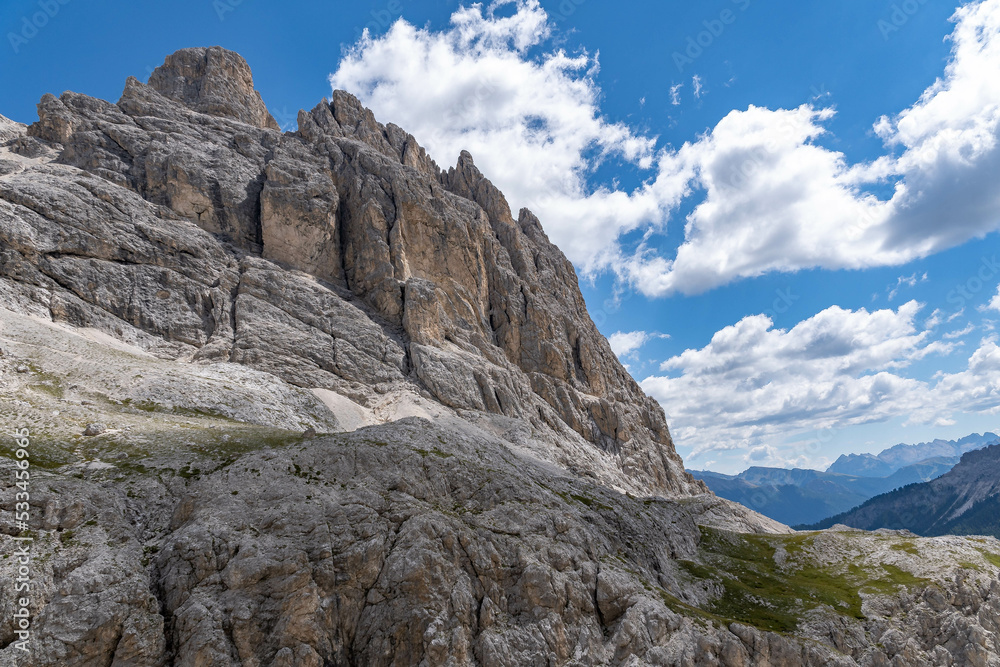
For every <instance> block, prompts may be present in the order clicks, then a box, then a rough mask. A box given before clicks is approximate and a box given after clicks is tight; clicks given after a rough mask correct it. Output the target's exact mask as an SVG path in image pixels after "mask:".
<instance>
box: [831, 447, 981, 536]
mask: <svg viewBox="0 0 1000 667" xmlns="http://www.w3.org/2000/svg"><path fill="white" fill-rule="evenodd" d="M998 509H1000V445H992V446H990V447H987V448H986V449H981V450H975V451H971V452H969V453H967V454H965V455H963V456H962V459H961V461H959V463H958V465H956V466H955V467H954V468H953V469H952V470H951V471H950V472H948V473H947V474H945V475H942V476H941V477H939V478H937V479H935V480H932V481H930V482H925V483H918V484H911V485H908V486H905V487H903V488H901V489H898V490H896V491H893V492H891V493H887V494H884V495H881V496H878V497H876V498H872V499H871V500H869V501H868V502H866V503H864V504H862V505H861V506H859V507H856V508H854V509H852V510H851V511H849V512H845V513H843V514H839V515H837V516H835V517H831V518H830V519H827V520H826V521H823V522H820V523H818V524H816V525H815V526H814V527H816V528H825V527H828V526H831V525H833V524H838V523H839V524H844V525H848V526H853V527H856V528H864V529H867V530H874V529H877V528H896V529H906V530H910V531H912V532H914V533H917V534H918V535H993V536H1000V512H998V511H997V510H998Z"/></svg>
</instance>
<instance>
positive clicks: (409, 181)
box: [0, 48, 705, 495]
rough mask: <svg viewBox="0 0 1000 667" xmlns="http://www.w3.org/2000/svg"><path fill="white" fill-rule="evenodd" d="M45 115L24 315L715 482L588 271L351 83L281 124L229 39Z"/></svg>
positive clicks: (25, 267)
mask: <svg viewBox="0 0 1000 667" xmlns="http://www.w3.org/2000/svg"><path fill="white" fill-rule="evenodd" d="M38 108H39V120H38V122H37V123H35V124H33V125H31V126H30V127H29V128H28V131H27V134H28V135H29V136H28V137H27V138H26V139H24V141H27V140H29V139H30V140H31V141H34V142H35V144H34V145H35V150H40V151H48V153H47V154H49V155H50V156H51V157H53V158H54V162H53V163H50V164H37V165H36V164H29V163H28V162H27V161H25V160H22V163H21V165H20V168H21V171H19V172H18V173H15V174H12V175H11V176H9V177H8V178H7V179H6V180H5V181H3V182H2V183H0V240H2V241H4V242H5V243H6V244H7V245H8V246H9V247H10V250H9V251H8V253H7V255H8V257H7V258H6V259H5V260H4V263H3V265H2V267H0V276H3V277H6V278H7V279H8V281H10V282H9V284H8V287H7V290H8V291H10V292H18V293H19V294H24V292H25V291H26V290H27V291H28V292H30V296H29V297H28V298H27V299H23V298H22V299H19V301H18V302H19V303H21V304H22V305H21V306H20V307H22V308H24V309H25V310H31V309H32V308H34V309H42V310H43V311H44V310H45V309H48V310H49V311H50V313H51V314H52V316H53V317H55V318H57V319H60V320H63V321H68V322H70V323H72V324H76V325H86V326H94V327H97V328H102V329H105V330H107V331H109V332H111V333H114V334H115V335H119V336H121V335H129V336H131V335H132V334H125V333H124V331H123V327H122V324H121V323H122V322H125V323H128V324H129V325H131V327H133V328H135V329H137V330H139V331H141V332H144V333H146V334H150V335H152V336H153V337H156V338H158V339H160V340H161V343H159V344H158V347H159V349H160V351H161V353H164V354H168V353H171V352H173V353H174V354H187V355H192V356H193V357H194V358H195V359H199V360H219V359H224V360H232V361H237V362H239V363H245V364H247V365H250V366H253V367H254V368H258V369H261V370H267V371H268V372H273V373H275V374H277V375H279V376H280V377H282V378H283V379H285V380H287V381H289V382H292V383H293V384H297V385H299V386H310V387H311V386H319V387H323V388H329V389H333V390H336V391H339V392H341V393H345V392H347V393H349V394H350V395H352V396H353V397H356V398H359V399H362V397H363V395H365V394H366V393H369V394H370V393H371V391H372V389H373V388H374V390H375V391H376V392H378V391H380V390H385V389H387V388H388V387H390V386H391V384H392V383H409V384H412V385H415V386H416V387H417V388H418V390H420V391H426V392H430V394H431V395H433V396H434V397H435V398H436V399H437V400H439V401H440V402H442V403H443V404H445V405H447V406H449V407H451V408H454V409H459V410H472V411H481V412H487V413H492V414H496V415H503V416H506V417H511V418H516V419H519V420H522V421H526V422H528V423H530V424H531V425H532V427H534V428H535V429H538V430H543V431H547V432H550V433H553V434H554V441H555V442H560V441H566V440H567V439H572V440H574V441H580V440H582V441H584V442H588V443H590V444H591V446H593V447H595V448H596V450H597V452H599V454H600V457H602V458H603V460H604V461H605V462H606V464H607V465H608V466H610V467H612V468H615V469H617V470H618V473H617V474H618V476H619V477H620V480H619V481H618V482H616V485H617V486H618V487H619V488H631V489H635V490H640V491H641V490H642V489H648V490H649V491H655V492H657V493H660V494H665V495H677V494H688V493H702V492H704V491H705V487H704V486H703V484H702V483H701V482H700V481H696V480H694V479H693V478H691V477H690V476H689V475H688V474H687V473H686V472H685V471H684V470H683V466H682V465H681V462H680V459H679V458H678V457H677V455H676V453H675V452H674V448H673V443H672V441H671V439H670V435H669V432H668V430H667V426H666V421H665V419H664V415H663V411H662V409H661V408H660V407H659V406H658V405H657V404H656V403H655V402H654V401H652V400H651V399H650V398H648V397H647V396H645V395H644V394H643V393H642V391H641V390H640V389H639V387H638V385H637V384H636V383H635V382H634V381H633V380H632V378H631V377H630V376H629V375H628V373H627V372H626V371H625V370H624V368H622V366H621V364H620V363H619V362H618V360H617V359H616V357H615V355H614V353H613V352H612V351H611V348H610V346H609V345H608V343H607V341H606V340H605V339H604V338H603V336H601V334H600V333H599V332H598V331H597V328H596V327H595V326H594V324H593V322H592V321H591V320H590V317H589V316H588V314H587V311H586V306H585V304H584V301H583V297H582V296H581V294H580V291H579V288H578V285H577V281H576V274H575V272H574V270H573V267H572V265H571V264H570V263H569V262H568V261H567V260H566V258H565V257H564V256H563V254H562V253H561V252H560V251H559V250H558V248H556V247H555V246H553V245H552V244H551V243H550V242H549V241H548V239H547V238H546V236H545V234H544V232H543V231H542V229H541V225H540V224H539V222H538V220H537V219H536V218H535V217H534V216H533V215H532V214H531V213H530V212H529V211H526V210H523V211H521V212H520V214H519V217H518V219H517V220H516V221H515V220H514V219H513V217H512V215H511V212H510V209H509V207H508V206H507V203H506V200H505V199H504V197H503V195H502V194H501V193H500V192H499V191H498V190H497V189H496V188H495V187H494V186H493V185H492V184H491V183H490V182H489V181H488V180H487V179H486V178H485V177H484V176H483V175H482V174H481V173H480V172H479V171H478V170H477V169H476V167H475V165H474V164H473V162H472V158H471V156H470V155H469V154H468V153H463V154H462V156H461V157H460V159H459V162H458V165H457V166H456V167H454V168H452V169H450V170H449V171H448V172H441V171H440V170H438V168H437V166H436V165H435V164H434V162H433V161H432V160H430V159H429V158H428V156H427V154H426V153H425V151H424V150H423V149H422V148H420V146H419V145H418V144H417V142H416V140H415V139H414V138H413V137H412V136H410V135H408V134H406V133H405V132H403V131H402V130H401V129H399V128H398V127H395V126H393V125H389V126H382V125H380V124H379V123H377V122H376V121H375V119H374V117H373V116H372V114H371V112H370V111H368V110H367V109H364V108H363V107H362V106H361V105H360V104H359V103H358V101H357V100H356V99H355V98H353V97H351V96H350V95H348V94H346V93H342V92H338V93H336V94H335V95H334V97H333V102H332V103H327V102H324V103H322V104H320V105H319V106H317V107H316V108H315V109H313V110H312V111H311V112H309V113H302V114H300V116H299V123H300V128H299V131H298V132H296V133H289V134H285V135H282V134H281V133H279V132H278V131H276V129H275V126H274V125H273V120H270V116H268V115H267V112H266V109H265V107H264V106H263V103H262V102H261V101H260V97H259V95H258V94H257V93H256V91H254V90H253V82H252V78H251V76H250V71H249V68H248V67H247V66H246V63H245V62H243V60H242V58H240V57H239V56H237V55H236V54H233V53H231V52H227V51H224V50H221V49H218V48H211V49H186V50H183V51H180V52H178V53H176V54H174V55H172V56H170V57H168V58H167V60H166V62H165V63H164V65H163V66H161V67H160V68H157V70H156V71H154V73H153V74H152V76H151V77H150V82H149V84H148V85H143V84H141V83H139V82H138V81H136V80H135V79H129V81H128V82H127V84H126V87H125V91H124V93H123V94H122V98H121V100H120V101H119V102H118V104H110V103H107V102H103V101H100V100H95V99H93V98H89V97H86V96H83V95H77V94H74V93H65V94H63V95H62V96H61V97H60V98H55V97H53V96H51V95H47V96H46V97H45V98H43V100H42V101H41V103H40V104H39V107H38ZM8 150H9V151H11V154H12V155H14V154H15V151H17V155H20V153H23V152H24V150H25V149H23V148H18V147H12V148H10V149H8ZM71 167H72V168H75V169H72V168H71ZM87 174H92V175H94V176H99V177H100V179H93V178H88V176H87ZM98 211H99V212H100V213H99V215H98V214H97V212H98ZM195 228H197V229H195ZM201 230H203V231H204V232H206V233H202V231H201ZM262 260H263V261H262ZM287 269H291V270H293V271H292V272H290V271H288V270H287ZM362 400H363V399H362ZM556 458H559V457H556ZM562 458H563V459H564V458H566V457H565V456H563V457H562ZM560 463H561V464H564V462H563V461H561V460H560Z"/></svg>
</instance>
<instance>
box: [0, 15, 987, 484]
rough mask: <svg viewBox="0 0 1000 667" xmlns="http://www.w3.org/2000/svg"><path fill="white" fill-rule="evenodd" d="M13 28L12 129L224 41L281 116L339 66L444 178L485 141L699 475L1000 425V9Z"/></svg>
mask: <svg viewBox="0 0 1000 667" xmlns="http://www.w3.org/2000/svg"><path fill="white" fill-rule="evenodd" d="M0 26H2V28H3V38H4V39H3V44H0V113H2V114H4V115H6V116H8V117H10V118H13V119H14V120H18V121H21V122H28V123H30V122H32V121H33V120H34V119H35V118H36V114H35V103H36V102H37V100H38V99H39V98H40V97H41V95H42V94H44V93H46V92H55V93H59V92H61V91H63V90H67V89H72V90H75V91H77V92H81V93H86V94H89V95H93V96H96V97H101V98H104V99H109V100H117V99H118V97H119V95H120V93H121V90H122V88H123V85H124V80H125V77H126V76H128V75H133V76H136V77H138V78H140V79H142V80H145V79H146V78H147V77H148V75H149V73H150V72H151V71H152V68H154V67H156V66H157V65H158V64H160V63H161V62H162V61H163V58H164V56H165V55H167V54H168V53H171V52H173V51H174V50H176V49H178V48H182V47H186V46H203V45H213V44H219V45H221V46H224V47H226V48H230V49H233V50H235V51H238V52H240V53H241V54H242V55H243V56H244V57H245V58H246V59H247V60H248V62H249V63H250V65H251V67H252V68H253V72H254V77H255V82H256V85H257V88H258V89H259V90H260V91H261V93H262V95H263V97H264V99H265V101H266V102H267V103H268V106H269V108H270V109H271V110H272V113H273V114H274V115H275V117H276V119H277V120H278V121H279V123H281V124H282V125H283V126H285V127H286V128H288V129H294V119H295V115H296V112H297V110H298V109H300V108H312V107H313V106H315V104H316V103H317V102H318V101H319V100H320V99H321V98H322V97H324V96H327V95H329V92H330V88H331V84H332V85H335V86H337V87H343V88H346V89H348V90H350V91H351V92H353V93H355V94H357V95H358V96H359V97H361V99H362V100H363V101H364V102H365V103H366V104H367V105H368V106H370V107H371V108H372V109H373V110H374V111H375V113H376V116H377V117H378V118H379V119H380V120H381V121H383V122H389V121H392V122H395V123H397V124H399V125H401V126H402V127H404V128H406V129H407V130H409V131H410V132H412V133H414V134H415V135H416V136H417V138H418V140H420V141H421V142H422V143H423V144H424V145H425V146H426V147H428V149H429V151H430V153H431V154H432V155H433V156H434V157H435V159H436V160H437V161H438V163H439V165H441V166H443V167H447V166H449V165H450V164H452V163H453V162H454V161H455V159H456V158H457V155H458V152H459V151H460V150H461V149H463V148H465V149H468V150H470V151H471V152H472V154H473V156H474V157H475V159H476V162H477V164H478V165H479V166H480V167H481V168H482V169H483V171H484V172H485V173H486V174H487V175H488V176H489V177H490V178H492V179H493V180H494V182H496V183H497V184H498V185H499V186H500V187H501V188H502V189H503V190H504V191H505V192H506V193H507V195H508V199H509V200H510V202H511V205H512V206H513V207H514V208H515V209H517V208H518V207H521V206H528V207H529V208H531V209H532V210H534V211H535V212H536V213H537V214H538V215H539V216H540V218H541V219H542V222H543V225H544V226H545V228H546V230H547V231H548V233H549V235H550V237H551V238H552V239H553V240H554V241H555V242H557V243H558V244H559V245H560V247H562V248H563V249H564V251H566V252H567V254H568V255H569V256H570V258H571V259H572V260H573V261H574V263H575V265H576V266H577V268H578V272H579V273H580V274H581V277H582V280H581V285H582V287H583V289H584V293H585V296H586V298H587V301H588V304H589V305H590V308H591V311H592V313H593V314H594V317H595V321H596V322H597V323H598V325H599V327H600V328H601V330H602V331H603V332H604V333H605V334H607V335H608V336H610V337H611V338H612V341H613V344H614V346H615V347H616V349H617V351H619V352H620V353H621V355H620V356H621V358H622V360H623V361H624V362H625V363H626V364H627V365H628V367H629V369H630V371H631V372H632V373H633V375H634V376H635V377H636V379H637V380H639V381H640V382H641V383H642V384H643V386H644V388H645V389H646V390H647V391H648V392H649V393H650V394H652V395H653V396H654V397H656V398H657V399H658V400H660V401H661V403H662V404H663V406H664V408H665V410H666V412H667V414H668V416H669V418H670V424H671V428H672V432H673V433H674V437H675V441H676V444H677V448H678V451H679V452H680V453H681V454H682V455H683V456H685V460H686V462H687V463H688V465H689V467H693V468H710V469H715V470H719V471H722V472H736V471H739V470H741V469H743V468H745V467H747V466H748V465H777V466H785V465H800V466H806V467H820V468H822V467H824V466H825V464H826V463H828V462H829V461H832V460H833V459H835V458H836V457H837V456H838V455H839V454H841V453H844V452H858V451H878V450H880V449H882V448H883V447H886V446H890V445H892V444H895V443H897V442H901V441H905V442H916V441H923V440H929V439H932V438H936V437H945V438H951V437H958V436H961V435H965V434H967V433H969V432H972V431H983V430H987V429H991V430H993V429H995V428H996V427H998V426H1000V423H998V422H1000V419H998V417H997V411H998V407H1000V348H997V345H996V339H995V336H996V333H995V331H994V329H995V326H996V322H997V321H998V320H1000V298H997V297H998V289H997V285H998V281H1000V267H998V266H997V265H996V264H995V260H994V257H995V256H996V255H1000V253H998V252H997V250H998V248H997V235H996V233H995V230H997V229H998V227H1000V196H998V195H997V191H998V190H1000V189H998V188H996V186H995V177H993V175H994V174H996V173H997V167H998V162H1000V146H998V143H997V135H998V126H1000V111H998V109H1000V77H998V76H997V72H998V71H1000V0H982V1H980V2H972V3H967V4H965V3H961V4H960V3H954V2H951V3H949V2H928V1H927V0H923V1H921V0H907V1H906V2H890V1H883V0H865V1H864V2H862V1H860V0H845V1H844V2H840V3H803V2H792V1H788V0H780V1H772V2H767V3H765V2H762V1H761V0H712V1H709V2H701V3H689V2H684V3H682V2H673V1H666V2H631V3H613V4H612V3H607V2H598V1H597V0H559V1H548V0H541V1H540V2H536V1H535V0H512V1H510V2H501V3H495V4H492V5H491V4H489V3H486V4H483V5H474V4H466V5H464V6H463V5H462V4H461V3H458V2H451V1H445V0H429V1H418V0H379V1H375V2H351V3H346V2H306V1H290V2H281V3H278V2H265V1H264V0H242V1H240V0H181V1H179V2H172V3H169V4H168V3H134V2H110V1H108V2H100V1H97V0H94V1H91V2H84V1H83V0H6V1H5V2H4V3H3V6H2V8H0ZM366 28H367V30H368V33H367V36H365V35H364V33H363V31H364V30H365V29H366Z"/></svg>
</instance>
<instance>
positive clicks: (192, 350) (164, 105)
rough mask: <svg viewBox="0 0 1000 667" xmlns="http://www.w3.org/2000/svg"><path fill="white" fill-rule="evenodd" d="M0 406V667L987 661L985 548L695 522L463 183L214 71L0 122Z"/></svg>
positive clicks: (576, 311)
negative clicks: (24, 478)
mask: <svg viewBox="0 0 1000 667" xmlns="http://www.w3.org/2000/svg"><path fill="white" fill-rule="evenodd" d="M0 414H3V415H4V417H3V419H2V423H3V425H4V427H5V429H6V430H7V431H8V432H10V431H13V430H14V429H18V430H19V432H22V433H25V432H26V433H28V434H30V435H26V436H25V438H27V440H29V441H30V442H29V444H27V445H26V447H27V449H26V450H25V451H26V452H27V460H28V461H29V464H30V465H29V467H30V494H29V495H30V499H29V500H20V499H18V497H17V495H16V494H17V493H18V492H19V491H21V489H20V488H19V487H18V486H17V478H16V477H15V475H14V473H15V471H16V470H18V469H20V468H23V466H19V464H17V463H16V461H23V460H25V456H24V453H22V454H20V455H19V454H18V453H17V451H16V449H17V447H16V446H15V445H14V444H12V443H10V442H7V441H4V442H2V443H0V454H2V456H0V555H2V556H3V557H2V558H0V580H2V581H11V580H14V579H15V578H16V577H17V576H19V574H18V568H19V567H21V565H20V564H19V562H18V559H17V558H16V557H14V556H16V554H17V553H18V550H19V549H21V548H22V547H23V544H24V542H23V541H18V540H17V539H16V538H30V540H31V542H30V544H31V552H32V557H31V560H30V569H31V580H32V583H31V588H30V602H29V605H28V606H29V611H30V616H31V629H32V636H31V640H30V642H29V644H28V646H27V648H28V650H27V651H22V650H21V649H20V648H19V647H18V644H17V643H16V640H17V639H18V638H17V636H16V635H15V633H14V629H13V627H12V626H11V625H10V624H9V623H6V622H5V623H0V665H2V666H6V665H18V666H20V667H36V666H37V667H41V666H50V665H51V666H55V665H59V666H65V667H74V666H81V667H82V666H88V667H89V666H90V665H112V666H115V667H117V666H125V665H136V666H142V667H149V666H154V667H156V666H165V665H179V666H189V665H190V666H195V665H211V666H213V667H214V666H225V665H271V666H275V667H291V666H299V665H301V666H308V667H319V666H321V665H453V666H462V665H511V666H514V665H518V666H519V665H536V664H537V665H542V664H552V665H622V666H628V667H635V666H638V665H708V666H712V665H727V666H731V667H740V666H744V665H770V666H782V665H865V666H866V667H867V666H870V667H882V666H884V665H964V664H974V665H996V664H1000V627H998V619H1000V588H998V585H997V583H996V580H997V575H998V573H1000V542H997V541H996V540H994V539H966V538H939V539H934V540H917V539H913V538H912V536H911V535H908V534H897V533H886V532H883V533H879V534H867V533H861V532H850V531H845V530H835V531H826V532H821V533H812V534H795V533H793V532H792V531H791V530H790V529H788V528H787V527H785V526H783V525H781V524H778V523H776V522H774V521H771V520H769V519H766V518H764V517H762V516H760V515H758V514H755V513H754V512H751V511H749V510H747V509H745V508H743V507H741V506H738V505H735V504H733V503H731V502H728V501H725V500H722V499H720V498H717V497H715V496H713V495H712V494H710V493H706V492H705V487H704V486H703V485H702V484H701V483H700V482H697V481H695V480H693V479H692V478H691V477H690V476H689V475H687V474H686V473H685V472H684V470H683V467H682V464H681V461H680V458H679V457H678V456H677V454H676V453H675V451H674V448H673V444H672V442H671V439H670V435H669V432H668V430H667V425H666V422H665V419H664V414H663V411H662V410H661V409H660V407H659V406H658V405H657V404H656V403H654V402H653V401H652V400H651V399H649V398H648V397H646V396H645V395H644V394H643V393H642V391H641V390H640V389H639V387H638V385H637V384H636V383H635V382H634V381H633V380H632V378H630V377H629V375H628V374H627V373H626V371H625V370H624V369H623V368H622V366H621V365H620V364H619V363H618V361H617V359H616V358H615V356H614V354H613V353H612V351H611V349H610V347H609V345H608V343H607V341H606V340H604V338H603V337H602V336H601V335H600V333H599V332H598V331H597V329H596V327H595V326H594V324H593V322H592V321H591V320H590V318H589V316H588V315H587V312H586V307H585V304H584V301H583V298H582V296H581V294H580V291H579V288H578V285H577V282H576V275H575V273H574V271H573V268H572V266H571V265H570V264H569V263H568V262H567V261H566V258H565V257H564V256H563V255H562V253H561V252H560V251H559V250H558V249H557V248H556V247H555V246H553V245H552V244H551V243H550V242H549V241H548V239H547V238H546V236H545V234H544V232H543V231H542V227H541V224H540V223H539V221H538V220H537V219H536V218H535V217H534V216H533V215H532V214H531V213H530V212H529V211H526V210H522V211H520V212H519V213H518V214H517V217H516V218H515V217H514V215H513V214H512V212H511V210H510V208H509V206H508V204H507V202H506V200H505V199H504V197H503V195H502V194H501V193H500V192H499V191H498V190H497V189H496V188H495V187H494V186H493V185H492V184H491V183H490V182H489V180H488V179H486V178H485V177H484V175H483V174H481V173H480V172H479V171H478V170H477V169H476V167H475V165H474V163H473V160H472V157H471V156H470V155H469V154H467V153H463V154H462V155H461V156H460V157H459V159H458V162H457V164H456V166H455V167H453V168H450V169H449V170H448V171H446V172H445V171H442V170H440V169H439V168H438V167H437V166H436V165H435V163H434V162H433V161H432V160H431V159H430V158H429V157H428V155H427V154H426V152H425V151H424V150H423V149H422V148H421V147H420V146H419V144H418V143H417V142H416V140H415V139H414V138H413V137H412V136H410V135H408V134H407V133H406V132H404V131H403V130H401V129H400V128H398V127H396V126H394V125H391V124H390V125H385V126H383V125H381V124H379V123H378V122H377V121H376V120H375V118H374V117H373V116H372V114H371V112H370V111H368V110H367V109H365V108H363V107H362V106H361V104H359V102H358V101H357V100H356V99H355V98H353V97H351V96H350V95H348V94H347V93H343V92H335V93H334V94H333V98H332V101H324V102H323V103H322V104H320V105H318V106H317V107H316V108H315V109H313V110H312V111H310V112H300V115H299V128H298V130H297V131H296V132H288V133H284V134H283V133H281V132H280V131H278V129H277V127H276V125H275V123H274V121H273V119H272V118H271V117H270V115H269V114H268V113H267V109H266V107H265V106H264V104H263V102H262V101H261V98H260V96H259V95H258V94H257V92H256V91H255V90H254V88H253V82H252V78H251V75H250V70H249V68H248V67H247V65H246V63H245V62H244V61H243V60H242V59H241V58H240V57H239V56H237V55H236V54H233V53H230V52H227V51H224V50H222V49H219V48H210V49H187V50H184V51H181V52H178V53H176V54H174V55H173V56H170V57H169V58H167V61H166V62H165V64H164V65H163V66H162V67H161V68H159V69H157V70H156V71H155V72H154V73H153V75H152V76H151V77H150V80H149V83H147V84H142V83H140V82H139V81H137V80H135V79H129V80H128V82H127V83H126V87H125V91H124V93H123V94H122V97H121V99H120V100H119V101H118V103H117V104H112V103H109V102H104V101H101V100H96V99H93V98H90V97H86V96H83V95H77V94H74V93H65V94H63V95H62V96H60V97H58V98H57V97H54V96H51V95H47V96H45V97H44V98H43V99H42V101H41V103H40V104H39V120H38V122H36V123H34V124H32V125H31V126H29V127H27V128H25V127H24V126H22V125H18V124H16V123H10V122H8V121H6V119H3V118H0ZM85 434H86V435H85ZM19 502H21V503H26V504H27V509H25V505H21V506H19V505H18V503H19ZM19 512H27V513H28V515H29V517H28V524H29V530H27V531H25V530H24V529H23V526H21V525H19V524H18V521H21V520H22V519H17V518H16V517H17V516H18V513H19ZM20 606H21V605H20V599H19V597H18V596H17V595H16V594H15V591H14V588H13V587H12V586H2V587H0V613H2V615H3V617H4V618H5V619H10V618H12V617H13V613H14V611H15V609H17V608H19V607H20Z"/></svg>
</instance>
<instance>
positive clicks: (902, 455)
mask: <svg viewBox="0 0 1000 667" xmlns="http://www.w3.org/2000/svg"><path fill="white" fill-rule="evenodd" d="M998 439H1000V436H997V434H996V433H983V434H982V435H979V434H978V433H973V434H972V435H967V436H965V437H964V438H961V439H959V440H932V441H931V442H921V443H920V444H916V445H905V444H900V445H896V446H895V447H890V448H889V449H885V450H882V452H881V453H879V454H843V455H842V456H841V457H840V458H839V459H837V460H836V461H834V463H833V465H831V466H830V467H829V468H827V469H826V471H827V472H835V473H840V474H842V475H857V476H860V477H888V476H889V475H891V474H893V473H894V472H896V471H897V470H899V469H900V468H904V467H906V466H908V465H912V464H914V463H919V462H921V461H927V460H929V459H933V458H937V457H944V458H954V459H956V463H957V459H959V458H960V457H961V456H962V454H965V453H966V452H971V451H974V450H977V449H982V448H983V447H985V446H987V445H992V444H993V443H995V442H996V441H997V440H998Z"/></svg>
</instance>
